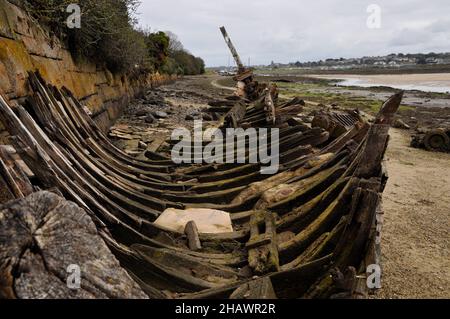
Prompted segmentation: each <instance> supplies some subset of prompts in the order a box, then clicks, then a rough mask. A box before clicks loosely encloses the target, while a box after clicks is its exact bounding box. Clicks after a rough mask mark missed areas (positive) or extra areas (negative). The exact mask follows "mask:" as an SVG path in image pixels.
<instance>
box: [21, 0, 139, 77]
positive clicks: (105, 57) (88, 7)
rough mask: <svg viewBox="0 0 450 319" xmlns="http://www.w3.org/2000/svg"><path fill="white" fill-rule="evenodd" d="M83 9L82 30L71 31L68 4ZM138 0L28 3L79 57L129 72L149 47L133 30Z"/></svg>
mask: <svg viewBox="0 0 450 319" xmlns="http://www.w3.org/2000/svg"><path fill="white" fill-rule="evenodd" d="M72 3H77V4H79V6H80V8H81V28H79V29H76V28H74V29H69V28H68V27H67V24H66V20H67V17H68V16H69V15H70V14H69V13H67V12H66V8H67V6H68V5H69V4H72ZM138 4H139V3H138V1H136V0H78V1H76V0H75V1H74V0H33V1H32V0H27V8H28V10H29V11H30V12H31V13H32V14H33V15H34V16H35V17H36V18H37V19H38V20H39V21H41V22H42V23H44V24H46V25H48V26H49V27H50V29H51V30H52V31H53V32H54V33H55V34H56V35H58V36H59V37H60V38H62V39H63V40H65V41H67V44H68V46H69V48H70V50H71V52H72V53H74V54H75V55H76V56H83V57H88V58H91V59H94V60H95V61H97V62H104V63H105V64H106V66H107V67H108V68H110V69H111V70H112V71H128V70H131V69H132V68H133V67H134V66H135V65H136V64H139V63H142V61H143V60H144V58H145V54H146V45H145V41H144V39H143V38H142V37H141V35H140V33H139V32H137V31H136V30H135V29H134V26H135V20H134V19H133V13H134V11H135V10H136V8H137V6H138Z"/></svg>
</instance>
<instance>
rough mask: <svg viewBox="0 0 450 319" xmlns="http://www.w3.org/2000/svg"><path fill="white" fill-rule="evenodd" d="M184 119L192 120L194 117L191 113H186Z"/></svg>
mask: <svg viewBox="0 0 450 319" xmlns="http://www.w3.org/2000/svg"><path fill="white" fill-rule="evenodd" d="M184 119H185V120H186V121H193V120H195V118H194V117H193V116H192V115H191V114H188V115H186V117H185V118H184Z"/></svg>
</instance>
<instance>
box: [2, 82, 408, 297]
mask: <svg viewBox="0 0 450 319" xmlns="http://www.w3.org/2000/svg"><path fill="white" fill-rule="evenodd" d="M29 82H30V86H31V87H32V89H33V92H34V93H33V94H32V96H30V97H29V98H28V101H27V103H26V105H24V106H15V107H12V106H11V105H9V104H8V103H7V102H6V100H5V99H4V98H3V97H1V98H0V119H1V121H2V123H4V125H5V126H6V127H7V129H8V131H9V132H10V134H11V136H12V142H13V146H14V148H15V150H16V151H17V153H18V155H20V158H21V159H22V160H23V161H24V162H25V163H26V166H27V169H29V170H31V171H32V173H33V174H34V178H33V179H32V180H31V181H30V180H28V178H27V177H26V176H27V175H26V174H25V173H24V171H23V170H24V169H23V165H18V162H17V160H14V159H13V158H11V157H10V156H9V155H8V153H7V152H5V151H2V152H0V154H1V162H0V163H1V166H0V168H1V175H2V177H3V179H4V180H5V184H6V185H8V188H9V189H10V191H11V193H12V194H13V196H14V197H15V198H18V199H20V198H23V197H26V196H29V195H30V194H31V193H33V192H34V191H37V190H49V191H50V192H53V193H56V194H59V196H61V197H64V198H65V199H66V200H69V201H71V202H74V203H75V204H77V205H78V206H79V207H80V208H81V210H84V211H85V212H86V213H87V214H88V215H89V216H90V218H91V219H92V221H93V222H94V224H95V226H96V228H97V232H98V235H100V236H101V238H102V239H103V241H104V242H105V243H106V245H107V246H108V247H109V249H110V251H111V252H112V253H113V254H114V256H115V257H116V258H117V259H118V260H119V261H120V265H121V266H122V267H123V268H124V269H125V270H126V271H127V272H128V274H130V276H131V277H132V278H133V280H134V281H135V282H136V283H138V284H139V286H140V288H141V289H142V291H143V292H145V294H146V295H147V296H149V297H151V298H275V297H276V298H365V297H367V294H368V288H367V285H366V269H367V266H369V265H372V264H379V263H380V260H379V258H380V252H379V246H378V243H379V241H378V235H379V234H378V230H379V228H378V226H379V225H378V224H377V220H380V218H378V217H379V216H380V215H381V214H382V211H381V195H382V192H383V189H384V186H385V184H386V180H387V174H386V170H385V169H384V166H383V156H384V153H385V150H386V147H387V143H388V139H389V137H388V131H389V127H390V124H391V122H392V120H393V116H394V114H395V112H396V111H397V109H398V107H399V105H400V102H401V99H402V93H398V94H395V95H394V96H392V97H391V98H389V99H388V100H387V101H386V102H385V103H384V105H383V106H382V108H381V110H380V112H379V114H378V115H377V117H376V118H375V120H374V122H373V123H372V124H369V123H365V122H364V121H362V120H361V119H359V120H356V119H355V118H354V117H352V119H353V120H352V121H353V122H352V123H348V121H346V120H345V121H344V122H345V123H346V124H347V127H346V129H345V130H342V131H341V133H340V134H339V135H338V136H334V134H333V136H332V135H331V134H330V132H328V131H327V130H325V129H324V128H321V127H319V126H317V127H310V126H307V125H305V124H304V123H302V122H300V121H299V120H298V119H296V118H295V116H293V114H296V113H299V112H300V111H301V103H300V101H299V100H298V99H294V100H292V101H291V102H289V103H284V104H279V103H277V99H276V94H275V92H274V90H271V89H268V90H264V91H263V92H262V93H261V96H259V98H257V99H255V100H253V101H250V100H248V99H245V98H239V99H237V98H236V97H230V98H229V99H226V100H223V101H215V102H214V112H215V113H216V114H222V115H221V116H220V118H219V120H218V121H217V127H219V128H221V129H224V128H226V127H230V126H232V127H278V128H279V129H280V163H281V167H280V171H279V173H278V174H276V175H273V176H269V175H261V174H260V168H261V167H260V165H259V164H245V165H244V164H241V165H240V164H204V165H198V164H197V165H194V164H193V165H182V166H179V165H175V164H174V163H173V162H172V161H171V160H170V158H168V157H166V156H165V155H164V154H158V153H157V152H147V158H146V159H137V158H135V157H131V156H129V155H127V154H126V153H124V152H123V151H121V150H120V149H118V148H116V147H115V146H114V145H113V144H112V143H111V142H110V141H109V140H108V138H107V137H106V136H105V135H104V134H103V133H102V131H101V130H100V129H99V128H98V127H97V126H96V124H95V123H94V122H93V121H92V119H91V118H90V117H89V115H88V114H87V113H86V111H85V108H84V107H83V106H82V105H81V104H80V102H79V101H77V99H75V98H74V97H73V95H72V94H71V93H70V92H69V91H68V90H67V89H65V88H62V89H58V88H56V87H54V86H51V85H48V84H46V83H45V82H44V81H43V80H42V79H41V78H40V77H39V75H37V74H30V76H29ZM269 95H270V96H269ZM230 101H231V102H232V103H230ZM267 101H272V102H273V108H272V106H270V107H268V105H267ZM330 118H331V117H330ZM350 124H351V125H350ZM332 127H336V125H332ZM45 194H47V195H45V196H49V195H48V193H45ZM31 196H36V195H31ZM19 201H20V200H19ZM38 202H39V201H38ZM41 204H42V205H45V201H41ZM14 207H15V206H14ZM167 208H177V209H187V208H194V209H195V208H212V209H219V210H222V211H225V212H228V213H230V214H231V216H232V223H233V229H234V232H231V233H222V234H202V233H200V234H199V233H197V232H196V231H195V227H194V231H192V230H191V231H189V236H186V235H185V233H184V232H175V231H171V230H169V229H165V228H163V227H160V226H157V225H155V224H154V221H155V219H156V218H157V217H158V216H160V215H161V213H162V212H163V211H164V210H166V209H167ZM36 209H38V208H36ZM10 211H11V209H9V208H8V207H6V208H5V207H0V216H1V217H0V225H1V227H3V228H0V229H5V227H6V226H8V225H10V224H6V223H7V220H8V219H7V218H6V217H8V216H9V215H8V212H10ZM15 211H16V212H17V208H16V209H15ZM27 211H28V210H25V212H22V213H21V214H26V212H27ZM52 213H53V214H52V216H53V215H55V214H54V212H52ZM58 216H59V217H58ZM62 217H63V216H62V215H56V216H54V217H53V218H62ZM5 218H6V219H5ZM5 220H6V221H5ZM5 225H6V226H5ZM11 225H14V224H11ZM191 226H192V225H191ZM11 227H12V226H11ZM17 231H18V230H15V229H9V232H8V234H9V235H10V236H14V235H15V232H17ZM52 231H55V230H54V229H53V230H52ZM56 231H57V230H56ZM61 231H63V230H61ZM64 231H70V229H68V230H67V229H64ZM2 235H3V236H0V248H1V250H0V272H1V275H2V278H9V279H8V280H6V281H5V280H2V282H1V283H0V291H1V293H2V296H11V295H14V291H17V284H18V282H19V279H20V278H23V277H22V276H23V273H24V270H23V267H20V264H21V260H20V258H23V256H21V255H20V254H17V255H11V254H12V253H13V252H11V250H8V249H6V248H7V247H8V246H7V245H10V244H11V242H10V241H8V238H6V237H7V236H5V234H2ZM90 235H91V236H93V234H92V233H90ZM86 236H87V235H86ZM193 243H195V245H194V244H193ZM56 244H57V243H56ZM193 246H195V249H190V247H191V248H192V247H193ZM61 267H65V266H63V265H61ZM93 276H94V277H95V274H94V275H93ZM34 280H37V281H34V283H35V284H36V285H37V284H39V285H44V287H46V285H47V286H51V285H52V283H51V282H50V281H48V280H47V281H44V280H43V279H42V280H41V281H39V278H38V279H35V278H34ZM30 283H32V281H30ZM128 285H130V284H129V283H128ZM102 288H103V289H106V290H107V289H108V286H106V288H105V286H102ZM61 289H63V288H61ZM94 295H95V294H94ZM117 295H118V296H124V295H123V294H113V296H117ZM57 296H59V297H61V296H65V295H64V294H60V295H57ZM125 296H129V295H125ZM133 296H135V297H142V295H141V294H140V293H135V294H134V295H133ZM16 297H17V296H16Z"/></svg>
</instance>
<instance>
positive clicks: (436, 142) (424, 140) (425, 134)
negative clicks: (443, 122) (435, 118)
mask: <svg viewBox="0 0 450 319" xmlns="http://www.w3.org/2000/svg"><path fill="white" fill-rule="evenodd" d="M411 146H412V147H415V148H424V149H426V150H428V151H432V152H450V127H449V128H435V129H418V130H416V132H415V133H414V134H413V136H412V141H411Z"/></svg>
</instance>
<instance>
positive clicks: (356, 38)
mask: <svg viewBox="0 0 450 319" xmlns="http://www.w3.org/2000/svg"><path fill="white" fill-rule="evenodd" d="M374 5H375V6H374ZM137 18H138V20H139V25H140V26H141V27H145V28H151V30H153V31H167V30H169V31H171V32H173V33H175V34H176V35H177V36H178V38H179V39H180V41H181V42H182V43H183V45H184V47H185V48H186V49H188V50H189V51H190V52H191V53H193V54H194V55H196V56H200V57H202V58H203V59H204V60H205V63H206V65H207V66H209V67H211V66H227V65H228V63H229V61H230V53H229V50H228V48H227V46H226V44H225V42H224V40H223V37H222V34H221V33H220V31H219V27H220V26H225V27H226V29H227V31H228V34H229V35H230V37H231V39H232V41H233V43H234V45H235V46H236V49H237V50H238V52H239V54H240V56H241V59H242V60H243V62H244V63H245V64H247V63H248V60H249V59H250V63H251V65H261V64H265V65H267V64H270V63H271V61H275V62H279V63H288V62H296V61H300V62H306V61H318V60H321V59H326V58H340V57H344V58H352V57H362V56H377V55H387V54H390V53H428V52H450V1H449V0H426V1H425V0H371V1H365V0H345V1H344V0H340V1H337V0H335V1H331V0H314V1H299V0H278V1H275V0H270V1H269V0H159V1H155V0H142V3H141V5H140V7H139V10H138V16H137ZM231 63H233V60H231Z"/></svg>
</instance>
